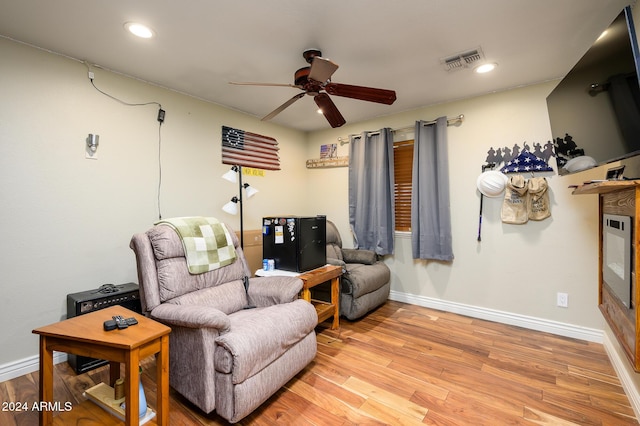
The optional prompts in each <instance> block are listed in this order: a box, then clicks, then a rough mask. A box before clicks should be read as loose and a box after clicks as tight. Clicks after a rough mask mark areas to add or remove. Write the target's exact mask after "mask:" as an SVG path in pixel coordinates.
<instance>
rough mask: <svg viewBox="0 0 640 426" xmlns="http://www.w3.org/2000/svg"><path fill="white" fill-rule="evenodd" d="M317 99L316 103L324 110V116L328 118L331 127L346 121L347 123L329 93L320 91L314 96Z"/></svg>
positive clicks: (338, 125)
mask: <svg viewBox="0 0 640 426" xmlns="http://www.w3.org/2000/svg"><path fill="white" fill-rule="evenodd" d="M313 99H314V100H315V101H316V104H317V105H318V107H319V108H320V110H321V111H322V114H323V115H324V118H326V119H327V121H328V122H329V124H330V125H331V127H340V126H342V125H343V124H344V123H346V121H345V119H344V117H343V116H342V114H340V111H338V108H337V107H336V105H335V104H334V103H333V101H332V100H331V98H330V97H329V95H327V94H326V93H320V94H319V95H316V96H314V98H313Z"/></svg>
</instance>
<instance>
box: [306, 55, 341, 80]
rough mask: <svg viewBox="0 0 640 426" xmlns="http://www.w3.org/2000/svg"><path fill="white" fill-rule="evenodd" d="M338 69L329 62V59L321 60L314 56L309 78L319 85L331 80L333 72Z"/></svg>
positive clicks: (336, 65)
mask: <svg viewBox="0 0 640 426" xmlns="http://www.w3.org/2000/svg"><path fill="white" fill-rule="evenodd" d="M337 69H338V64H336V63H335V62H333V61H331V59H327V58H322V57H320V56H316V57H315V58H313V61H312V62H311V71H310V72H309V78H310V79H312V80H315V81H317V82H319V83H324V82H326V81H327V80H329V79H330V78H331V76H332V75H333V73H334V72H336V70H337Z"/></svg>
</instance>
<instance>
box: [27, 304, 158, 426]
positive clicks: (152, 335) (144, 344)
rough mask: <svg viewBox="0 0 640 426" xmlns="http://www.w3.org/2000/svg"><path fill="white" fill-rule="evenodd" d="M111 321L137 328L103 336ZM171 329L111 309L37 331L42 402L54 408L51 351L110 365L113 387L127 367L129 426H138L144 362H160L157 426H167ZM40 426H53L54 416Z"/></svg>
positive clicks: (118, 308)
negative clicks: (120, 319) (130, 322)
mask: <svg viewBox="0 0 640 426" xmlns="http://www.w3.org/2000/svg"><path fill="white" fill-rule="evenodd" d="M113 315H122V316H123V317H125V318H130V317H134V318H136V319H137V320H138V324H136V325H133V326H130V327H128V328H126V329H123V330H118V329H116V330H112V331H104V329H103V322H104V321H106V320H109V319H111V317H112V316H113ZM170 332H171V329H170V328H169V327H167V326H166V325H164V324H160V323H159V322H156V321H154V320H152V319H149V318H146V317H144V316H142V315H139V314H137V313H135V312H132V311H130V310H128V309H126V308H123V307H122V306H111V307H108V308H105V309H101V310H99V311H94V312H91V313H88V314H85V315H80V316H77V317H74V318H69V319H67V320H64V321H60V322H57V323H55V324H51V325H47V326H44V327H40V328H37V329H35V330H33V333H35V334H38V335H40V372H39V378H40V392H39V397H40V401H43V402H51V403H52V402H53V351H59V352H67V353H73V354H77V355H82V356H87V357H91V358H100V359H107V360H109V361H110V362H109V368H110V372H109V379H110V381H111V383H110V385H111V386H113V385H114V383H115V381H116V380H117V379H118V378H119V376H120V363H124V364H125V377H124V385H125V395H126V400H125V401H126V409H125V414H126V415H125V423H126V424H127V425H137V424H139V418H138V403H139V396H138V386H139V384H138V383H139V380H140V376H139V374H140V373H139V371H138V365H139V362H140V360H141V359H144V358H146V357H148V356H151V355H154V354H158V356H157V359H156V381H157V391H156V392H157V407H156V415H157V418H156V421H157V424H158V425H167V424H169V333H170ZM39 416H40V424H41V425H51V424H52V423H53V413H52V412H51V411H47V410H43V411H40V413H39Z"/></svg>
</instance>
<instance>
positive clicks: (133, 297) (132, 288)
mask: <svg viewBox="0 0 640 426" xmlns="http://www.w3.org/2000/svg"><path fill="white" fill-rule="evenodd" d="M114 305H120V306H123V307H125V308H127V309H129V310H131V311H134V312H137V313H139V314H141V313H142V306H141V305H140V291H139V287H138V284H135V283H126V284H119V285H114V284H104V285H102V286H100V287H98V288H96V289H93V290H87V291H82V292H79V293H72V294H68V295H67V318H73V317H77V316H79V315H84V314H88V313H89V312H94V311H98V310H100V309H104V308H107V307H109V306H114ZM105 320H109V321H113V320H112V319H109V318H105ZM129 325H131V324H129ZM105 327H106V326H105ZM116 328H117V326H116ZM68 361H69V365H70V366H71V367H72V368H73V369H74V370H75V372H76V373H77V374H80V373H85V372H87V371H89V370H93V369H94V368H97V367H100V366H102V365H106V364H107V363H108V361H105V360H102V359H95V358H89V357H85V356H80V355H74V354H69V358H68Z"/></svg>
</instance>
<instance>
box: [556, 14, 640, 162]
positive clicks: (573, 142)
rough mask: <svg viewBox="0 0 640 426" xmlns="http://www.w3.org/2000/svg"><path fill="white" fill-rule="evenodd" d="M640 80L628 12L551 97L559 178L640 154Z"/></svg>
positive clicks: (632, 30) (597, 43)
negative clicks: (561, 175)
mask: <svg viewBox="0 0 640 426" xmlns="http://www.w3.org/2000/svg"><path fill="white" fill-rule="evenodd" d="M639 75H640V52H639V50H638V41H637V39H636V33H635V29H634V25H633V18H632V16H631V8H630V7H629V6H627V7H625V8H624V9H623V11H622V12H621V13H620V14H619V15H618V17H617V18H616V19H615V20H614V21H613V22H612V23H611V25H610V26H609V27H608V28H607V30H606V33H605V34H604V35H603V36H601V37H600V38H598V40H596V41H595V43H594V44H593V46H591V48H590V49H589V50H588V51H587V52H586V53H585V54H584V56H583V57H582V58H581V59H580V61H578V63H577V64H576V65H575V66H574V67H573V68H572V69H571V71H569V73H568V74H567V75H566V76H565V77H564V78H563V79H562V80H561V81H560V83H559V84H558V85H557V86H556V87H555V88H554V90H553V91H552V92H551V94H549V96H548V97H547V108H548V112H549V120H550V123H551V132H552V136H553V138H554V145H555V149H556V155H557V156H556V160H557V161H558V173H559V174H568V173H572V172H578V171H582V170H585V169H587V168H591V167H595V166H597V165H602V164H606V163H610V162H613V161H618V160H622V159H625V158H628V157H631V156H634V155H637V154H640V88H639V81H640V79H639Z"/></svg>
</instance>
